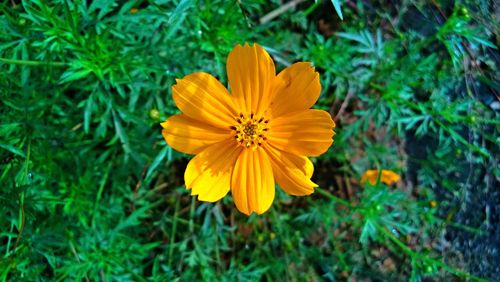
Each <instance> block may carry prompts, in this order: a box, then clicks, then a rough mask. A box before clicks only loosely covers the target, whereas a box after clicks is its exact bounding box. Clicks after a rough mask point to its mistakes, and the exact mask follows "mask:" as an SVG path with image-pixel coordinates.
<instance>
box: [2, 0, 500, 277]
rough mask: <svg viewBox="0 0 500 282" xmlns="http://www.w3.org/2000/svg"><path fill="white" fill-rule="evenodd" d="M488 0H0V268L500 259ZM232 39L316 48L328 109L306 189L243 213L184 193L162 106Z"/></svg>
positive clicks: (408, 267)
mask: <svg viewBox="0 0 500 282" xmlns="http://www.w3.org/2000/svg"><path fill="white" fill-rule="evenodd" d="M282 2H283V3H282ZM396 2H398V1H396ZM492 2H494V1H486V0H479V1H470V2H469V1H457V2H453V1H418V0H416V1H401V3H399V4H394V3H393V1H380V2H378V1H377V3H375V2H374V1H361V0H358V1H297V0H294V1H290V2H287V1H277V0H274V1H271V2H269V1H263V0H258V1H192V0H179V1H176V0H173V1H168V0H149V1H145V0H142V1H141V0H139V1H113V0H108V1H105V0H101V1H84V0H52V1H44V0H30V1H28V0H26V1H20V0H11V1H3V3H1V4H0V183H1V187H0V280H9V281H36V280H41V281H49V280H56V281H61V280H69V281H81V280H86V281H97V280H101V281H108V280H109V281H116V280H120V281H166V280H172V279H174V278H176V277H182V278H183V279H182V280H183V281H191V280H202V279H203V280H227V281H235V280H259V279H266V280H290V281H297V280H298V281H303V280H308V281H310V280H313V281H314V280H326V281H337V280H341V281H345V280H347V281H358V280H362V279H367V278H370V279H372V281H382V280H393V281H406V280H411V281H421V280H423V279H426V278H428V279H430V280H442V281H451V280H450V279H455V278H459V279H471V280H481V279H491V280H495V279H498V277H500V269H499V266H498V261H500V250H499V249H498V242H499V241H500V235H499V234H500V233H499V229H498V228H499V227H498V222H499V221H500V206H499V201H498V199H499V198H500V191H499V189H498V187H500V185H499V183H498V180H499V177H500V170H499V165H498V153H499V152H498V142H499V139H498V129H499V125H500V119H499V109H500V104H499V94H498V91H499V87H498V85H499V84H498V78H499V77H498V72H497V64H498V62H499V56H498V53H497V52H498V50H497V48H496V44H497V43H498V32H499V27H498V24H497V23H498V19H497V18H495V12H494V11H495V10H497V9H498V6H497V4H495V3H492ZM497 11H498V10H497ZM341 18H342V20H341ZM244 42H258V43H259V44H261V45H262V46H264V47H265V48H266V49H267V50H268V51H269V52H270V54H271V55H272V56H273V59H274V60H275V61H276V62H277V69H278V70H281V69H283V68H284V67H286V66H287V65H290V64H291V63H293V62H296V61H309V62H312V63H313V64H314V65H315V66H316V69H317V71H318V72H320V75H321V81H322V86H323V89H322V94H321V97H320V100H319V102H318V104H317V105H316V107H317V108H320V109H323V110H327V111H330V113H331V114H332V117H333V118H334V120H335V121H336V123H337V128H336V132H337V134H336V136H335V143H334V145H333V146H332V147H331V148H330V150H329V151H328V153H326V154H324V155H322V156H321V157H318V158H314V159H313V162H314V164H315V175H314V176H313V180H314V181H316V182H317V183H318V184H319V185H320V188H318V189H317V191H316V193H315V194H313V195H312V196H310V197H302V198H298V197H290V196H287V195H286V194H284V193H283V192H281V191H280V190H277V199H276V200H275V202H274V204H273V206H272V208H271V210H270V211H268V212H267V213H265V214H264V215H262V216H256V215H252V216H250V217H247V216H245V215H243V214H241V213H239V212H238V211H237V210H236V208H235V207H234V204H233V203H232V199H231V198H230V197H226V198H225V199H223V200H222V201H220V202H218V203H215V204H210V203H202V202H198V201H196V199H195V198H194V197H191V196H190V194H189V191H187V190H186V189H185V187H184V186H183V185H184V183H183V173H184V169H185V166H186V163H187V161H188V159H189V157H190V156H188V155H183V154H181V153H178V152H175V151H174V150H172V149H171V148H170V147H168V146H167V144H166V143H165V141H164V140H163V138H162V136H161V127H160V126H159V123H160V122H162V121H163V120H165V119H166V118H167V117H168V116H170V115H172V114H175V113H178V110H177V108H176V107H175V105H174V103H173V101H172V99H171V86H172V85H173V84H174V83H175V79H176V78H181V77H183V76H185V75H187V74H189V73H192V72H194V71H205V72H208V73H211V74H213V75H215V76H216V77H217V78H218V79H220V80H221V81H222V82H223V83H224V84H225V83H226V82H227V79H226V74H225V60H226V57H227V54H228V53H229V51H230V50H231V49H232V48H233V46H234V45H235V44H237V43H244ZM368 169H388V170H392V171H395V172H397V173H399V174H400V175H401V176H402V179H401V181H399V182H398V183H397V184H395V185H393V186H388V185H386V184H384V183H377V184H375V185H371V184H370V183H369V182H367V183H361V182H360V178H361V176H362V174H363V173H364V172H365V171H366V170H368ZM364 281H369V280H364Z"/></svg>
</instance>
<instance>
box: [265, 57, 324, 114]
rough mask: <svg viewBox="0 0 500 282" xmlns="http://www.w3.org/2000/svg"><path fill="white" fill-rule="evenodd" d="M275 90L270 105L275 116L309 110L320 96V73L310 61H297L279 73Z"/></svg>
mask: <svg viewBox="0 0 500 282" xmlns="http://www.w3.org/2000/svg"><path fill="white" fill-rule="evenodd" d="M274 92H275V94H274V97H273V99H272V102H271V106H270V113H271V115H272V116H273V117H278V116H281V115H284V114H287V113H292V112H296V111H303V110H307V109H309V108H310V107H311V106H312V105H314V103H316V101H317V100H318V98H319V94H320V92H321V84H320V81H319V74H318V73H317V72H315V71H314V68H313V67H312V66H311V64H310V63H307V62H299V63H295V64H293V65H291V66H289V67H287V68H286V69H284V70H283V71H281V72H280V73H279V74H278V76H277V77H276V80H275V90H274Z"/></svg>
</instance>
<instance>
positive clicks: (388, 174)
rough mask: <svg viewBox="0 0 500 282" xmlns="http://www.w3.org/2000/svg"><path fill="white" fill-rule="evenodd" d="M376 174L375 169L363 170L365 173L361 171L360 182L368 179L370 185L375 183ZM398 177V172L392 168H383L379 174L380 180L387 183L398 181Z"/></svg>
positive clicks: (377, 171) (377, 172)
mask: <svg viewBox="0 0 500 282" xmlns="http://www.w3.org/2000/svg"><path fill="white" fill-rule="evenodd" d="M378 174H379V170H376V169H370V170H367V171H365V173H363V176H361V183H363V184H364V183H366V181H368V182H369V183H370V184H371V185H375V184H377V179H378ZM400 178H401V176H399V174H397V173H395V172H394V171H392V170H386V169H383V170H382V173H381V174H380V182H382V183H385V184H387V185H392V184H394V183H396V182H398V181H399V179H400Z"/></svg>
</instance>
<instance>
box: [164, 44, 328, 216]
mask: <svg viewBox="0 0 500 282" xmlns="http://www.w3.org/2000/svg"><path fill="white" fill-rule="evenodd" d="M226 69H227V76H228V81H229V89H230V91H228V90H227V89H226V88H225V87H224V86H223V85H222V84H221V83H220V82H219V81H218V80H217V79H216V78H214V77H213V76H211V75H210V74H208V73H204V72H196V73H192V74H190V75H187V76H185V77H184V78H182V79H177V80H176V82H177V84H176V85H174V86H173V87H172V96H173V100H174V102H175V104H176V105H177V107H178V108H179V109H180V110H181V112H182V114H178V115H174V116H171V117H170V118H168V119H167V120H166V121H165V122H164V123H162V124H161V125H162V127H163V131H162V134H163V137H164V138H165V140H166V141H167V143H168V144H169V145H170V146H171V147H172V148H174V149H175V150H178V151H181V152H184V153H187V154H194V155H196V156H195V157H194V158H193V159H191V161H190V162H189V164H188V166H187V168H186V172H185V174H184V180H185V184H186V187H187V188H188V189H191V195H197V196H198V199H199V200H200V201H206V202H215V201H218V200H219V199H221V198H222V197H224V196H225V195H226V194H227V193H228V192H229V191H231V194H232V196H233V200H234V203H235V204H236V207H237V208H238V210H240V211H241V212H242V213H244V214H247V215H250V214H251V213H252V212H255V213H257V214H262V213H264V212H265V211H267V210H268V209H269V208H270V207H271V204H272V202H273V200H274V193H275V183H277V184H278V185H279V186H280V187H281V189H283V190H284V191H285V192H286V193H288V194H290V195H295V196H304V195H309V194H311V193H313V192H314V188H315V187H317V185H316V184H315V183H313V182H312V181H311V176H312V174H313V169H314V167H313V164H312V162H311V161H310V160H309V159H308V157H310V156H319V155H321V154H322V153H324V152H325V151H327V150H328V148H329V147H330V145H331V144H332V142H333V140H332V138H333V135H334V132H333V128H334V127H335V123H334V122H333V120H332V118H331V116H330V114H329V113H327V112H325V111H321V110H314V109H310V108H311V106H312V105H314V103H315V102H316V101H317V100H318V97H319V95H320V92H321V85H320V81H319V74H318V73H317V72H315V70H314V68H313V67H312V66H311V64H310V63H307V62H299V63H295V64H293V65H291V66H289V67H287V68H286V69H285V70H283V71H282V72H280V73H279V74H278V75H276V70H275V66H274V62H273V60H272V59H271V57H270V56H269V54H268V53H267V52H266V50H264V48H262V47H261V46H259V45H258V44H253V46H250V45H248V44H245V45H244V46H241V45H237V46H235V47H234V49H233V50H232V51H231V53H230V54H229V56H228V58H227V64H226Z"/></svg>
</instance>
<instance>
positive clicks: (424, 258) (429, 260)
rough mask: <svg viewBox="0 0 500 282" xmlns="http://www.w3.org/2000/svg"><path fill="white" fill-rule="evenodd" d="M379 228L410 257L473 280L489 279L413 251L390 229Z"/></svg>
mask: <svg viewBox="0 0 500 282" xmlns="http://www.w3.org/2000/svg"><path fill="white" fill-rule="evenodd" d="M375 226H376V228H377V230H378V231H379V232H381V233H382V234H384V236H385V237H388V238H389V239H390V240H391V241H392V242H393V243H394V244H396V245H397V246H398V247H399V248H400V249H401V250H403V252H404V253H405V254H406V255H408V256H409V257H410V258H412V259H414V258H417V259H420V260H421V261H423V262H425V263H428V264H433V265H437V266H439V267H441V268H442V269H444V270H446V271H448V272H449V273H452V274H454V275H456V276H459V277H464V278H468V279H472V280H475V281H481V282H483V281H488V280H486V279H483V278H481V277H477V276H474V275H471V274H469V273H467V272H463V271H460V270H458V269H455V268H453V267H451V266H449V265H447V264H446V263H444V262H442V261H440V260H437V259H434V258H431V257H428V256H422V255H421V254H419V253H417V252H415V251H413V250H412V249H410V248H409V247H408V246H406V244H404V243H403V242H401V240H399V239H398V238H397V237H396V236H394V234H392V233H391V232H390V231H389V230H387V229H386V228H384V227H382V226H380V225H378V224H376V225H375Z"/></svg>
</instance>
